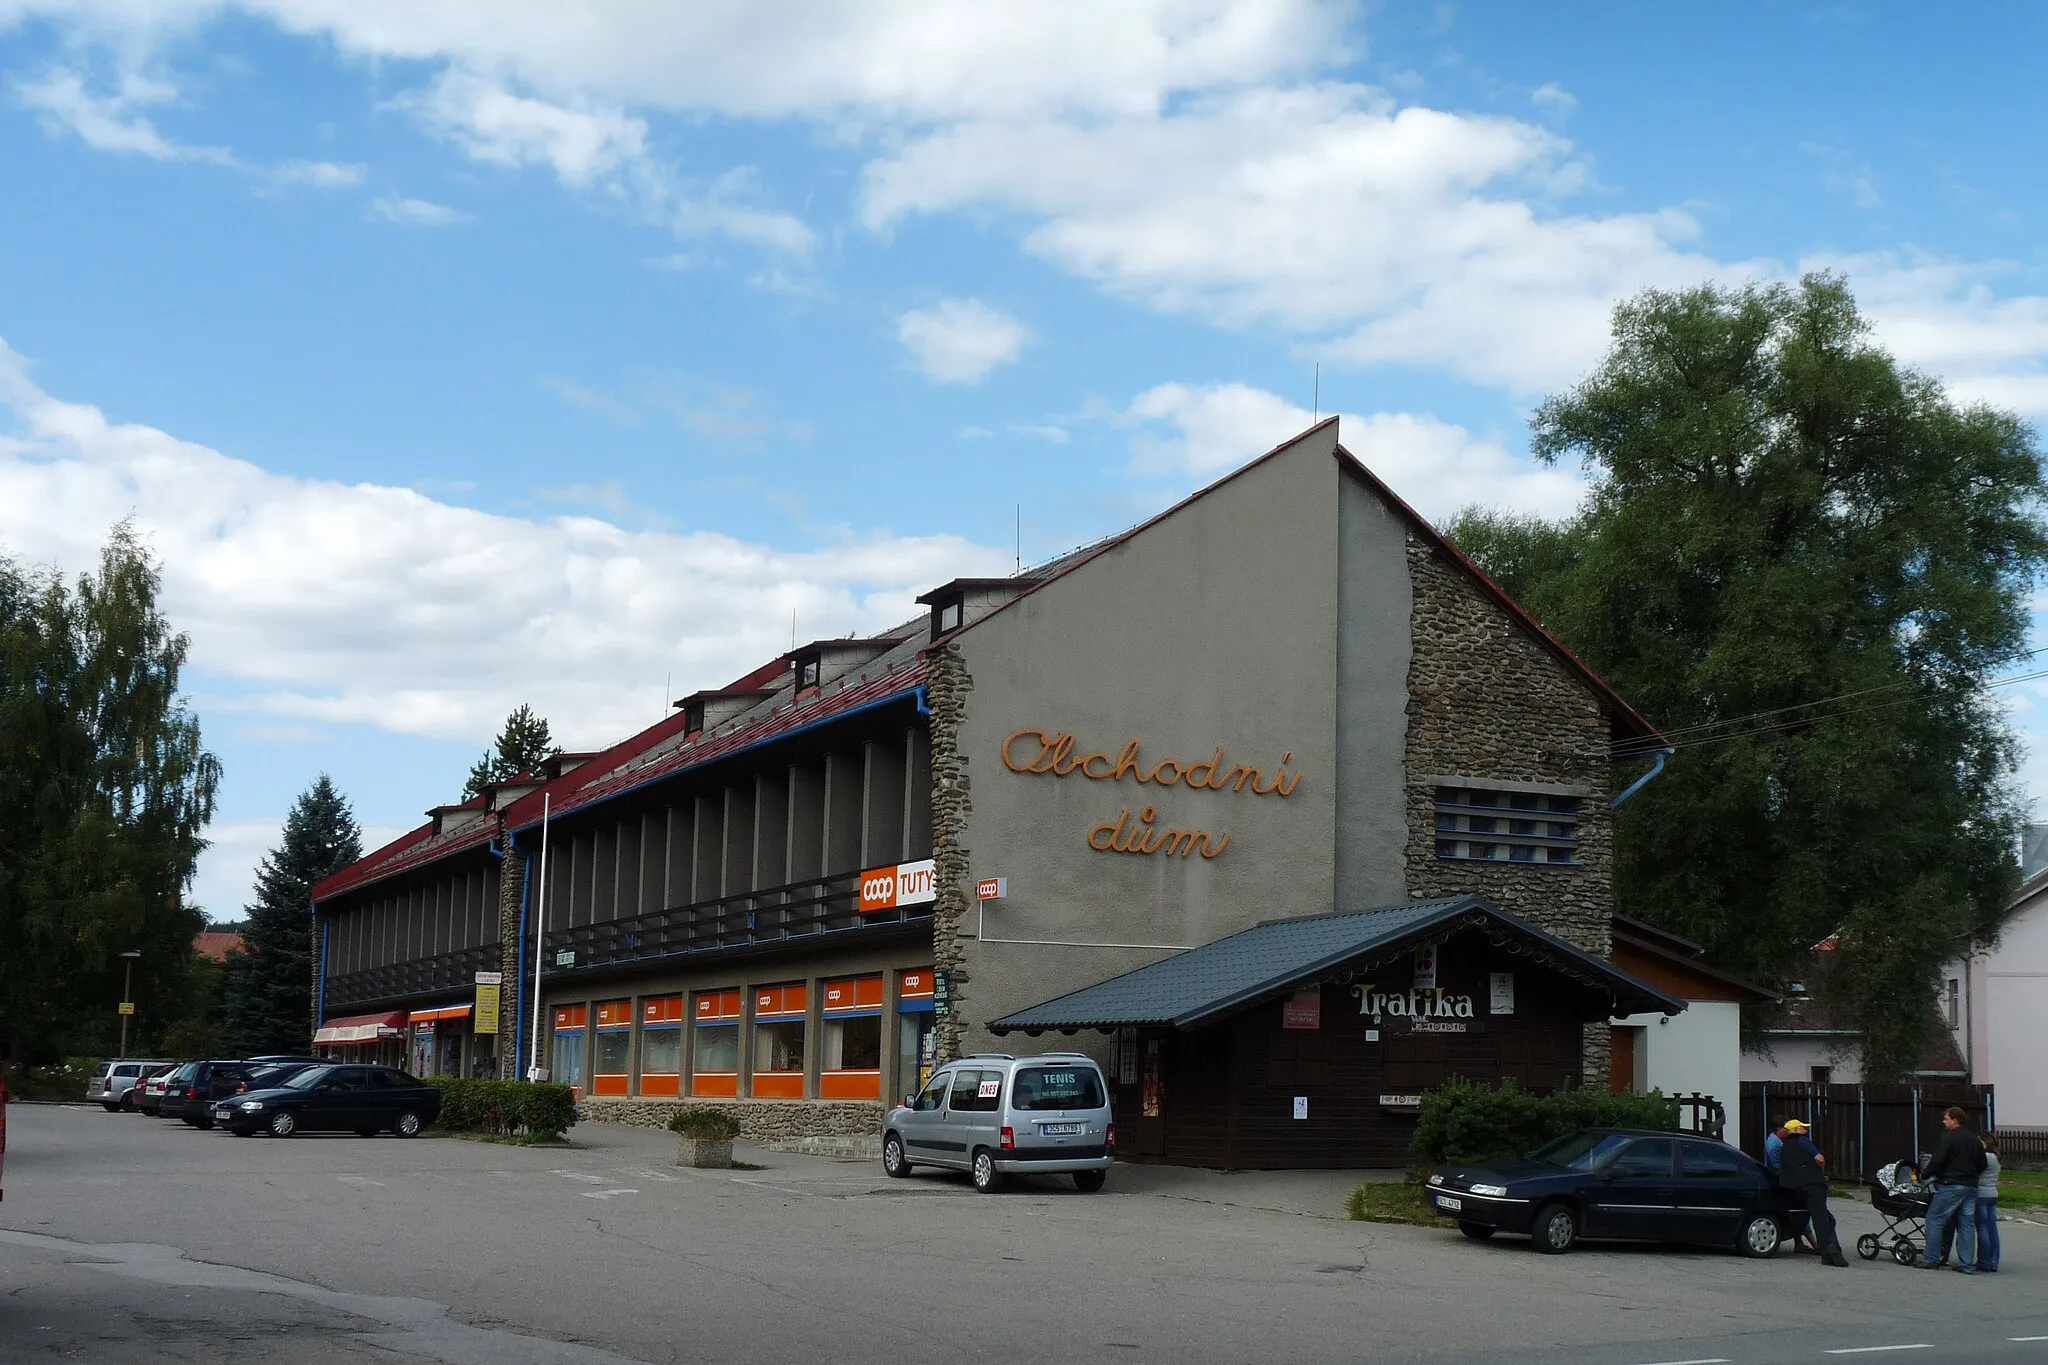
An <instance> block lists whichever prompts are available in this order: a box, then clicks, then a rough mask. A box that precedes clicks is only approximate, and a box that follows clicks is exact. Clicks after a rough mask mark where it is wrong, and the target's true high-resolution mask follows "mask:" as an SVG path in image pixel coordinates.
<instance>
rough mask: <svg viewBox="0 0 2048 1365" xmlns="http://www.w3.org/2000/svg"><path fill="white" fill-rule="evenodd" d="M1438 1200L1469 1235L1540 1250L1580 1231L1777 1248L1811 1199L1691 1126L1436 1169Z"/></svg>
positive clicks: (1602, 1136) (1587, 1136) (1624, 1133)
mask: <svg viewBox="0 0 2048 1365" xmlns="http://www.w3.org/2000/svg"><path fill="white" fill-rule="evenodd" d="M1427 1198H1428V1202H1429V1204H1430V1206H1431V1207H1432V1208H1434V1209H1435V1210H1436V1211H1437V1212H1438V1213H1439V1214H1441V1215H1442V1216H1444V1217H1446V1218H1454V1219H1456V1220H1457V1223H1458V1230H1459V1231H1460V1232H1462V1233H1464V1234H1465V1235H1466V1236H1467V1237H1471V1238H1473V1239H1475V1240H1484V1239H1485V1238H1488V1237H1491V1236H1493V1234H1494V1233H1496V1232H1521V1233H1527V1234H1529V1236H1530V1237H1531V1238H1532V1239H1533V1240H1534V1242H1535V1245H1536V1249H1537V1250H1538V1251H1547V1252H1560V1251H1569V1250H1570V1249H1571V1247H1572V1246H1573V1244H1574V1243H1576V1242H1577V1241H1578V1240H1579V1239H1580V1238H1582V1237H1583V1238H1591V1239H1608V1238H1612V1239H1619V1240H1627V1241H1644V1242H1694V1243H1703V1244H1706V1245H1711V1246H1730V1247H1734V1248H1735V1249H1736V1250H1737V1251H1740V1252H1742V1253H1743V1254H1744V1255H1745V1256H1774V1255H1776V1254H1777V1251H1778V1244H1779V1243H1780V1242H1782V1241H1783V1240H1784V1239H1786V1238H1787V1237H1790V1236H1792V1235H1793V1234H1794V1233H1796V1232H1799V1231H1800V1230H1802V1229H1803V1228H1804V1227H1805V1226H1806V1209H1805V1206H1804V1205H1803V1204H1802V1203H1801V1202H1800V1201H1799V1200H1798V1199H1797V1198H1796V1197H1795V1196H1793V1195H1792V1194H1791V1193H1790V1192H1789V1191H1787V1190H1783V1189H1780V1188H1779V1186H1778V1182H1777V1180H1776V1179H1775V1178H1774V1177H1773V1176H1772V1175H1771V1173H1770V1172H1769V1171H1767V1170H1765V1169H1764V1168H1763V1167H1762V1166H1760V1165H1758V1164H1757V1163H1756V1162H1754V1161H1752V1160H1750V1159H1749V1158H1748V1157H1747V1156H1744V1155H1743V1154H1742V1153H1741V1152H1739V1151H1737V1150H1736V1149H1735V1148H1733V1147H1730V1146H1727V1145H1726V1144H1724V1143H1719V1142H1714V1141H1712V1140H1710V1139H1707V1138H1698V1137H1691V1136H1688V1135H1686V1134H1683V1133H1653V1132H1643V1131H1636V1130H1631V1129H1602V1128H1588V1129H1582V1130H1580V1131H1579V1132H1576V1133H1570V1134H1567V1135H1566V1136H1564V1137H1561V1138H1559V1139H1557V1140H1556V1141H1555V1142H1552V1143H1549V1144H1547V1145H1545V1146H1543V1147H1539V1148H1537V1149H1536V1150H1535V1151H1533V1152H1531V1153H1529V1155H1528V1156H1527V1157H1526V1158H1525V1159H1523V1160H1521V1161H1508V1162H1496V1163H1492V1164H1489V1165H1485V1166H1460V1167H1457V1168H1456V1169H1454V1170H1448V1171H1439V1172H1437V1173H1436V1174H1434V1175H1432V1176H1430V1177H1429V1184H1428V1191H1427Z"/></svg>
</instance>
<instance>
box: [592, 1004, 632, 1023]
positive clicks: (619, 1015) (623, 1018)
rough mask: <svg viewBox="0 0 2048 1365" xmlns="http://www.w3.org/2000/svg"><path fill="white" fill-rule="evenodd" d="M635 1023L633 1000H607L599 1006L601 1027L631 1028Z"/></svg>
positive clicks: (598, 1012) (598, 1016) (598, 1018)
mask: <svg viewBox="0 0 2048 1365" xmlns="http://www.w3.org/2000/svg"><path fill="white" fill-rule="evenodd" d="M632 1024H633V1002H632V1001H630V1000H606V1001H603V1002H602V1003H600V1004H599V1005H598V1007H597V1026H598V1027H599V1028H630V1027H632Z"/></svg>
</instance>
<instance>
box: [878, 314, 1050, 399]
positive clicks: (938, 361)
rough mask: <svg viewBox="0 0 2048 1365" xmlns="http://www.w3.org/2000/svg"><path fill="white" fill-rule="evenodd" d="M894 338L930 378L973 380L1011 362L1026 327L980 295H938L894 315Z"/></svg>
mask: <svg viewBox="0 0 2048 1365" xmlns="http://www.w3.org/2000/svg"><path fill="white" fill-rule="evenodd" d="M896 339H897V340H898V341H900V342H902V343H903V346H904V349H905V350H907V351H909V352H910V355H911V359H913V360H915V361H916V362H917V367H918V369H920V370H922V371H924V375H925V378H927V379H929V380H931V381H932V382H933V383H935V384H979V383H980V382H981V381H982V380H984V379H986V378H988V375H989V372H990V371H992V370H995V369H999V368H1000V367H1002V366H1004V365H1014V364H1015V363H1016V362H1017V360H1018V358H1019V357H1021V356H1022V355H1023V354H1024V348H1025V347H1026V346H1027V345H1029V344H1030V342H1031V329H1030V328H1028V327H1026V326H1025V325H1024V324H1023V323H1021V322H1019V321H1017V319H1015V318H1013V317H1011V316H1009V315H1008V314H1007V313H1000V312H997V311H996V310H995V309H993V308H991V307H989V306H988V305H987V304H985V303H983V302H982V301H981V300H980V299H942V300H940V301H939V302H938V303H936V304H934V305H932V306H931V307H930V308H915V309H912V310H911V311H910V312H908V313H905V314H904V315H903V316H902V317H900V318H898V319H897V320H896Z"/></svg>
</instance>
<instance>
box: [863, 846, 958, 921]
mask: <svg viewBox="0 0 2048 1365" xmlns="http://www.w3.org/2000/svg"><path fill="white" fill-rule="evenodd" d="M938 895H939V893H938V888H937V887H936V885H935V884H934V883H933V880H932V860H931V859H930V858H926V859H925V860H924V861H922V862H916V863H898V864H896V866H894V867H875V868H869V869H868V870H867V871H866V872H863V873H861V874H860V912H861V913H862V914H863V915H869V914H873V913H874V912H875V911H877V910H894V909H895V908H896V907H897V906H899V905H929V904H931V903H932V902H933V901H935V900H937V899H938Z"/></svg>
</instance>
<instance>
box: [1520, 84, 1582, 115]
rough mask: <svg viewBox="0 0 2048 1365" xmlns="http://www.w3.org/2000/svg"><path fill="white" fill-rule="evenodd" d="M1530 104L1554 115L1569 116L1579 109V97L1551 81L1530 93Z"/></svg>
mask: <svg viewBox="0 0 2048 1365" xmlns="http://www.w3.org/2000/svg"><path fill="white" fill-rule="evenodd" d="M1529 103H1531V104H1533V105H1535V106H1536V107H1537V108H1539V109H1548V110H1550V111H1551V112H1552V113H1554V114H1569V113H1570V112H1571V111H1572V110H1574V109H1576V108H1578V107H1579V97H1578V96H1577V95H1574V94H1573V93H1572V92H1571V91H1569V90H1567V89H1565V88H1564V87H1563V86H1561V85H1559V84H1558V83H1557V82H1556V81H1549V82H1546V83H1545V84H1543V85H1539V86H1537V87H1536V88H1535V89H1534V90H1531V91H1530V92H1529Z"/></svg>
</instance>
